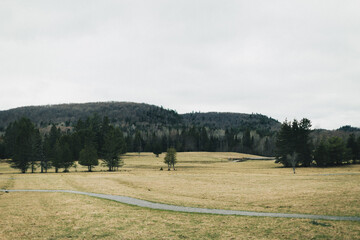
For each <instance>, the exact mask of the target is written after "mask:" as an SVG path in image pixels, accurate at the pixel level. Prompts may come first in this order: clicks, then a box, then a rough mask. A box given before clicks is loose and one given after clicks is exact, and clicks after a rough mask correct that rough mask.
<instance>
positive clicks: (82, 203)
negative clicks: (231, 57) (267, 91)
mask: <svg viewBox="0 0 360 240" xmlns="http://www.w3.org/2000/svg"><path fill="white" fill-rule="evenodd" d="M242 156H243V155H242V154H238V153H178V160H179V164H178V165H177V171H170V172H168V171H159V169H160V167H163V168H164V169H165V164H164V163H163V162H162V161H163V157H164V156H163V155H162V156H160V158H156V157H154V155H153V154H150V153H149V154H145V153H142V154H141V155H140V156H138V155H137V154H129V155H127V156H125V157H124V161H125V166H124V167H123V168H122V169H121V171H119V172H113V173H109V172H105V170H106V169H105V168H102V167H96V168H95V170H96V171H97V172H93V173H87V172H84V171H85V170H86V169H85V168H82V167H80V166H79V167H78V168H77V172H70V173H58V174H55V173H53V172H52V173H48V174H40V173H35V174H20V173H18V172H17V171H16V170H14V169H11V168H9V167H8V165H7V164H6V163H0V188H8V189H69V190H78V191H84V192H95V193H104V194H115V195H125V196H131V197H136V198H140V199H144V200H149V201H154V202H161V203H168V204H175V205H184V206H191V207H202V208H218V209H233V210H248V211H264V212H282V213H306V214H321V215H337V216H360V200H359V199H360V184H359V183H360V166H359V165H348V166H343V167H338V168H299V169H297V174H296V175H294V174H292V170H291V169H286V168H281V167H280V165H277V164H275V163H274V162H273V161H262V160H257V161H245V162H240V163H234V162H229V161H228V160H227V159H228V158H230V157H232V158H238V157H242ZM101 170H103V171H101ZM71 171H74V169H71ZM0 194H1V195H0V219H1V220H2V221H1V223H0V239H14V238H19V239H20V238H28V239H34V238H35V239H36V238H50V239H51V238H53V239H64V238H68V237H69V236H73V238H83V239H89V238H107V239H111V238H116V237H118V238H123V239H139V238H140V239H141V238H143V239H151V238H153V239H159V238H164V239H177V238H178V239H182V238H190V239H194V238H197V239H198V238H205V239H206V238H208V239H224V238H225V239H231V238H233V239H251V238H253V239H261V238H266V239H269V238H270V239H294V238H295V239H311V238H314V239H331V238H333V239H360V237H359V236H360V223H359V222H349V221H340V222H335V221H312V220H306V219H279V218H263V217H238V216H237V217H236V216H215V215H206V214H188V213H174V212H167V211H158V210H149V209H142V208H138V207H132V206H127V205H124V204H119V203H116V202H112V201H107V200H101V199H96V198H91V197H86V196H77V195H71V194H65V193H9V194H4V193H0ZM56 219H58V221H56Z"/></svg>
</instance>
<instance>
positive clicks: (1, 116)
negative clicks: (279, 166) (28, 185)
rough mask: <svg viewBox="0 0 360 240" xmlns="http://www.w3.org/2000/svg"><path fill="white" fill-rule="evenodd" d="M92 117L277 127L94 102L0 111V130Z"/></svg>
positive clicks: (262, 119)
mask: <svg viewBox="0 0 360 240" xmlns="http://www.w3.org/2000/svg"><path fill="white" fill-rule="evenodd" d="M94 114H98V115H99V116H100V117H102V116H108V117H109V119H110V121H111V122H112V123H113V124H118V125H122V126H124V125H125V126H126V125H127V126H129V125H135V126H148V125H158V126H167V127H169V126H171V127H179V126H198V127H209V128H213V129H227V128H237V129H239V130H245V129H252V130H255V129H259V130H260V129H268V130H275V129H277V128H278V127H279V126H280V123H279V122H278V121H276V120H274V119H272V118H268V117H266V116H264V115H260V114H243V113H215V112H211V113H188V114H178V113H177V112H176V111H174V110H169V109H164V108H162V107H158V106H155V105H149V104H145V103H132V102H97V103H84V104H59V105H47V106H29V107H20V108H15V109H10V110H6V111H0V128H1V129H5V128H6V127H7V126H8V124H9V123H10V122H13V121H15V120H17V119H19V118H20V117H22V116H25V117H27V118H29V119H30V120H31V121H32V122H34V123H35V124H37V125H38V126H40V127H46V126H48V125H49V124H52V123H55V124H59V123H66V124H67V125H72V124H75V123H76V121H77V120H78V119H86V118H87V117H90V116H92V115H94Z"/></svg>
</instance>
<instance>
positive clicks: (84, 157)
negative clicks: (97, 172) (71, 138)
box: [79, 145, 99, 172]
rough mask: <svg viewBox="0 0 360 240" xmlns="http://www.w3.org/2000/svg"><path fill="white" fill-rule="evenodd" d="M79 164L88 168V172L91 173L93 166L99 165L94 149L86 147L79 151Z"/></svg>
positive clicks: (89, 146)
mask: <svg viewBox="0 0 360 240" xmlns="http://www.w3.org/2000/svg"><path fill="white" fill-rule="evenodd" d="M79 164H81V165H83V166H87V167H88V171H89V172H91V171H92V168H93V167H94V166H97V165H99V160H98V155H97V152H96V149H95V147H93V146H91V145H86V146H85V148H83V149H82V150H81V151H80V158H79Z"/></svg>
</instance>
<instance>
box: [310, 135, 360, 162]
mask: <svg viewBox="0 0 360 240" xmlns="http://www.w3.org/2000/svg"><path fill="white" fill-rule="evenodd" d="M314 161H315V163H316V165H317V166H320V167H328V166H337V165H342V164H350V163H353V164H355V163H360V137H358V139H356V137H355V135H354V134H350V136H349V138H348V140H347V141H344V140H343V139H342V138H340V137H331V138H328V139H326V140H325V139H324V140H322V141H321V142H320V144H319V145H318V146H317V147H316V148H315V152H314Z"/></svg>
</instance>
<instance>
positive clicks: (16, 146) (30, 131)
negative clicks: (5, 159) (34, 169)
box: [5, 118, 36, 173]
mask: <svg viewBox="0 0 360 240" xmlns="http://www.w3.org/2000/svg"><path fill="white" fill-rule="evenodd" d="M35 134H36V129H35V126H34V125H33V123H32V122H31V121H30V120H29V119H27V118H21V119H20V120H19V121H15V122H14V123H12V124H10V125H9V127H8V128H7V129H6V132H5V144H6V149H7V150H8V153H9V156H10V157H11V161H10V164H11V167H13V168H17V169H20V170H21V172H22V173H25V172H26V171H27V169H28V168H29V167H30V165H31V163H32V161H33V157H34V148H33V146H34V144H33V143H34V139H35V137H34V136H35Z"/></svg>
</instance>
